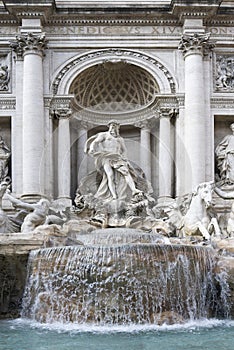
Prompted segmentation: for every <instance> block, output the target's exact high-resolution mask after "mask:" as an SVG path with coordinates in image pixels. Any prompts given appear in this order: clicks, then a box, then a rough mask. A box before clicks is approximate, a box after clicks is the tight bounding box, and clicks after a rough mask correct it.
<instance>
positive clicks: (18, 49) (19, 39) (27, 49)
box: [10, 33, 48, 58]
mask: <svg viewBox="0 0 234 350" xmlns="http://www.w3.org/2000/svg"><path fill="white" fill-rule="evenodd" d="M47 42H48V40H47V39H46V38H45V33H41V34H34V33H27V34H21V35H17V36H16V40H12V41H10V47H11V48H12V50H13V51H14V52H15V53H16V55H17V57H18V58H22V57H23V56H24V55H25V54H27V53H36V54H40V55H43V53H44V50H45V49H46V48H47Z"/></svg>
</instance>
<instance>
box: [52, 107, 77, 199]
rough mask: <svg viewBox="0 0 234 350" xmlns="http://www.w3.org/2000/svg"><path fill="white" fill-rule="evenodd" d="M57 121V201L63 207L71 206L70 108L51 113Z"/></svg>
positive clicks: (58, 109)
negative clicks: (61, 203) (60, 202)
mask: <svg viewBox="0 0 234 350" xmlns="http://www.w3.org/2000/svg"><path fill="white" fill-rule="evenodd" d="M53 112H54V116H55V117H56V118H57V119H58V199H59V200H60V201H62V202H63V204H64V205H65V206H70V205H71V199H70V198H71V196H70V191H71V136H70V116H71V113H72V111H71V109H70V108H57V109H56V110H54V111H53Z"/></svg>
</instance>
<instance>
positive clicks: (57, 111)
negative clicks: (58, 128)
mask: <svg viewBox="0 0 234 350" xmlns="http://www.w3.org/2000/svg"><path fill="white" fill-rule="evenodd" d="M50 115H51V116H52V117H53V118H55V119H70V117H71V115H72V109H71V108H69V107H57V108H54V109H51V110H50Z"/></svg>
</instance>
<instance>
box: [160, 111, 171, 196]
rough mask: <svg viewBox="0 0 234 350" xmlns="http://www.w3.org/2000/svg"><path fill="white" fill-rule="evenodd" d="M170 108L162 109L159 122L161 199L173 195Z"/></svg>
mask: <svg viewBox="0 0 234 350" xmlns="http://www.w3.org/2000/svg"><path fill="white" fill-rule="evenodd" d="M172 112H173V111H171V110H170V109H168V108H164V109H163V108H161V110H160V124H159V200H160V201H161V202H163V201H165V200H166V199H168V198H171V196H172V166H173V155H172V142H171V120H170V119H171V117H172V115H173V113H172Z"/></svg>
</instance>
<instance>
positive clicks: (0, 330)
mask: <svg viewBox="0 0 234 350" xmlns="http://www.w3.org/2000/svg"><path fill="white" fill-rule="evenodd" d="M233 340H234V321H218V320H203V321H196V322H190V323H187V324H185V325H173V326H128V327H124V326H116V327H101V326H87V325H83V326H82V325H76V324H70V325H66V326H64V325H59V324H55V325H53V326H51V325H39V324H36V323H31V322H29V321H23V320H14V321H0V350H70V349H71V350H117V349H118V350H197V349H201V350H216V349H217V350H233V348H234V345H233Z"/></svg>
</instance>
